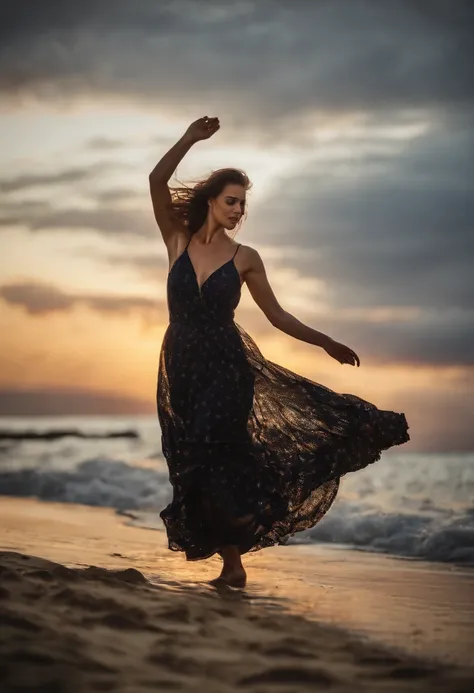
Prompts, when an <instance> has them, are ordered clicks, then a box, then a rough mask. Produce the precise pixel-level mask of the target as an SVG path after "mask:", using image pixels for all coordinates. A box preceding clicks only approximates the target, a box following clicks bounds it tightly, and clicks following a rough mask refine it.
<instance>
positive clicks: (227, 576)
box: [209, 568, 247, 588]
mask: <svg viewBox="0 0 474 693" xmlns="http://www.w3.org/2000/svg"><path fill="white" fill-rule="evenodd" d="M209 584H210V585H213V586H214V587H222V586H223V585H228V586H229V587H241V588H242V587H245V585H246V584H247V573H246V572H245V570H244V569H243V568H241V569H239V570H233V571H231V572H230V571H226V572H224V571H222V573H221V574H220V575H219V577H217V578H214V580H210V582H209Z"/></svg>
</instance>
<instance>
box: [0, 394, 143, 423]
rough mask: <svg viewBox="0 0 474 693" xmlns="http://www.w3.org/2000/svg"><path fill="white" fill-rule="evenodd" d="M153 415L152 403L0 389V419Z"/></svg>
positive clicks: (112, 397)
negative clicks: (66, 415) (7, 417)
mask: <svg viewBox="0 0 474 693" xmlns="http://www.w3.org/2000/svg"><path fill="white" fill-rule="evenodd" d="M64 412H67V413H68V414H69V415H70V416H83V415H86V416H94V415H97V414H99V415H104V414H105V413H106V414H109V415H114V414H129V415H130V414H152V413H154V402H151V401H149V400H140V399H133V398H131V397H120V395H115V396H114V395H113V393H110V392H91V391H90V390H80V389H72V388H69V389H66V388H63V389H58V388H37V389H27V388H21V389H20V388H18V389H14V390H12V389H9V390H7V389H0V416H35V415H36V416H37V415H39V414H40V415H41V416H61V415H63V414H64Z"/></svg>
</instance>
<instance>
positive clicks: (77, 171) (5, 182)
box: [0, 167, 91, 193]
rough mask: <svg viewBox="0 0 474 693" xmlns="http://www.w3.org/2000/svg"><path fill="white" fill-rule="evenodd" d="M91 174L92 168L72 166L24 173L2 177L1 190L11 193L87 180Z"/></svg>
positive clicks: (0, 181) (0, 179)
mask: <svg viewBox="0 0 474 693" xmlns="http://www.w3.org/2000/svg"><path fill="white" fill-rule="evenodd" d="M90 175H91V171H90V168H89V167H87V168H70V169H67V170H65V171H56V172H55V173H49V174H48V173H36V174H31V173H29V174H23V175H21V176H14V177H10V178H0V192H1V193H11V192H19V191H23V190H29V189H31V188H38V187H45V186H46V187H49V186H56V185H63V184H69V183H77V182H78V181H83V180H87V179H88V178H89V176H90Z"/></svg>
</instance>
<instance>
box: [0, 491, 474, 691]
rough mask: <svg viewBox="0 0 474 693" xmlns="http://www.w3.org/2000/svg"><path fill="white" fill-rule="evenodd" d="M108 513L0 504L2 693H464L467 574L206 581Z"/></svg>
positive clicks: (357, 566)
mask: <svg viewBox="0 0 474 693" xmlns="http://www.w3.org/2000/svg"><path fill="white" fill-rule="evenodd" d="M123 520H124V518H121V517H119V516H117V515H116V514H115V513H113V511H110V510H107V509H103V508H90V507H86V506H78V505H67V504H50V503H41V502H38V501H35V500H30V499H15V498H6V497H2V498H0V550H1V551H2V553H1V555H0V622H1V623H2V624H3V627H2V629H1V635H0V689H1V690H2V691H5V693H6V692H7V691H21V690H24V691H28V690H31V691H33V690H34V691H45V693H46V692H48V693H49V692H50V691H51V693H54V692H56V691H61V692H62V691H67V692H69V691H71V692H72V693H75V692H76V691H78V692H79V691H98V690H110V691H127V692H130V693H131V692H132V691H152V690H155V691H156V690H160V691H166V690H170V691H171V690H182V691H211V692H212V691H216V692H217V691H223V692H224V693H225V692H226V691H236V690H239V691H242V690H244V691H251V692H253V691H256V692H257V691H258V692H262V691H267V692H268V693H269V692H270V691H272V692H273V691H275V693H276V692H277V691H279V692H281V691H286V693H289V692H290V691H292V692H298V691H308V690H321V689H328V688H330V689H331V690H332V691H349V690H353V689H354V687H356V688H358V689H360V690H366V691H384V690H386V691H405V690H406V691H424V690H426V691H428V690H429V691H441V690H443V691H464V690H466V691H467V690H470V689H471V687H472V685H473V684H474V670H473V669H471V668H470V667H469V666H468V665H469V664H470V661H471V652H472V642H474V627H473V623H474V619H473V615H474V614H473V611H474V610H473V606H472V601H473V600H472V594H473V585H474V571H469V570H463V569H461V568H456V567H453V566H445V565H439V566H438V565H433V564H426V563H424V564H423V563H418V562H417V563H414V562H410V561H400V560H396V559H392V558H389V557H385V556H378V555H374V554H364V553H360V552H356V551H346V550H341V549H334V548H333V549H330V548H320V547H300V546H289V547H275V548H272V549H267V550H265V551H261V552H258V553H256V554H252V555H249V556H248V557H247V558H246V566H247V569H248V574H249V585H248V587H247V588H246V589H245V590H232V589H224V590H219V591H216V590H215V589H213V588H211V587H210V586H209V585H208V584H207V581H208V580H209V579H211V578H212V577H215V576H216V575H217V574H218V572H219V570H220V566H221V563H220V560H219V559H217V558H214V559H211V560H210V561H205V562H202V561H200V562H195V563H191V562H186V561H185V560H184V558H183V556H182V554H175V553H172V552H170V551H168V550H167V549H166V537H165V534H164V532H156V531H151V530H146V529H141V528H137V527H133V526H127V525H124V524H123Z"/></svg>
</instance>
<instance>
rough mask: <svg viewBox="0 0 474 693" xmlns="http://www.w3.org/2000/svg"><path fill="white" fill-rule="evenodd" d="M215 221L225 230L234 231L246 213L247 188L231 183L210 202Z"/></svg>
mask: <svg viewBox="0 0 474 693" xmlns="http://www.w3.org/2000/svg"><path fill="white" fill-rule="evenodd" d="M210 205H211V210H212V214H213V216H214V218H215V220H216V221H217V222H218V224H220V225H221V226H223V227H224V228H225V229H233V228H234V227H235V225H236V224H237V223H238V222H239V221H240V219H241V217H242V215H243V214H244V212H245V188H244V186H243V185H236V184H234V183H229V184H228V185H226V186H225V188H224V190H223V191H222V192H221V194H220V195H218V196H217V197H216V198H214V199H213V200H210Z"/></svg>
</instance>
